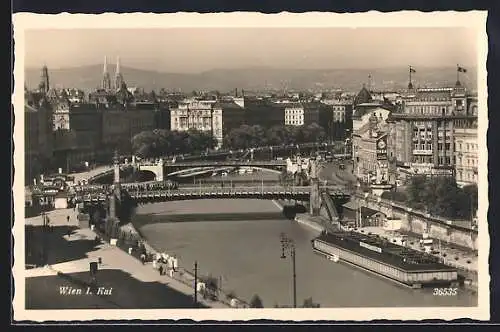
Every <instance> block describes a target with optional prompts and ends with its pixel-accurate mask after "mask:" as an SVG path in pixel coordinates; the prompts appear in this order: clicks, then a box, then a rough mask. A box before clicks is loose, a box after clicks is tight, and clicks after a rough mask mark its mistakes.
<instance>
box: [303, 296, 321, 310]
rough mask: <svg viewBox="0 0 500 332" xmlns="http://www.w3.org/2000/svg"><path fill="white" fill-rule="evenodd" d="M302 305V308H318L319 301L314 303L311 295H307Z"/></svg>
mask: <svg viewBox="0 0 500 332" xmlns="http://www.w3.org/2000/svg"><path fill="white" fill-rule="evenodd" d="M302 307H303V308H319V303H314V301H313V299H312V297H309V298H307V299H305V300H304V303H303V304H302Z"/></svg>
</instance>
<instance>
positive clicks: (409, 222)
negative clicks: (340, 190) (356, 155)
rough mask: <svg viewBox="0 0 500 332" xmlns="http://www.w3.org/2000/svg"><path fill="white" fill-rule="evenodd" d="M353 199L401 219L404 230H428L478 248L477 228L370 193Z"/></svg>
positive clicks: (435, 235) (433, 235)
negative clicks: (470, 227)
mask: <svg viewBox="0 0 500 332" xmlns="http://www.w3.org/2000/svg"><path fill="white" fill-rule="evenodd" d="M353 200H355V201H356V203H357V204H359V205H360V206H364V207H367V208H370V209H373V210H376V211H380V212H382V213H383V214H385V215H386V216H387V217H393V218H396V219H400V220H401V230H402V231H406V232H410V233H415V234H419V235H421V234H423V233H424V232H425V231H428V232H429V236H430V237H431V238H433V239H436V240H440V241H443V242H445V243H451V244H455V245H458V246H461V247H464V248H468V249H471V250H478V247H479V244H478V239H477V238H478V236H477V230H472V229H469V228H466V227H462V226H458V225H455V224H454V222H453V221H452V220H446V219H444V218H439V217H435V216H431V215H428V214H426V213H424V212H422V211H416V210H413V209H411V208H408V207H406V206H403V205H401V204H399V203H395V202H391V201H388V200H384V199H381V198H379V197H376V196H373V195H369V194H365V195H359V194H358V195H356V196H353Z"/></svg>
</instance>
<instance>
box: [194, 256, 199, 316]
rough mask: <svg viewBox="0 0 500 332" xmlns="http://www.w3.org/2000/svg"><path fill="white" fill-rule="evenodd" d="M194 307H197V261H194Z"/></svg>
mask: <svg viewBox="0 0 500 332" xmlns="http://www.w3.org/2000/svg"><path fill="white" fill-rule="evenodd" d="M194 307H195V308H196V307H198V262H197V261H195V262H194Z"/></svg>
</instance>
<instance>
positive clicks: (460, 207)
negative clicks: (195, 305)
mask: <svg viewBox="0 0 500 332" xmlns="http://www.w3.org/2000/svg"><path fill="white" fill-rule="evenodd" d="M406 196H407V204H408V205H409V206H410V207H412V208H414V209H418V210H423V211H426V212H428V213H430V214H432V215H436V216H441V217H444V218H453V219H470V218H471V217H472V216H473V214H474V211H475V210H476V209H477V186H476V185H472V186H466V187H464V188H459V187H458V186H457V183H456V181H455V178H453V177H449V176H434V177H427V176H425V175H418V176H414V177H412V178H411V180H410V183H409V184H408V187H407V189H406Z"/></svg>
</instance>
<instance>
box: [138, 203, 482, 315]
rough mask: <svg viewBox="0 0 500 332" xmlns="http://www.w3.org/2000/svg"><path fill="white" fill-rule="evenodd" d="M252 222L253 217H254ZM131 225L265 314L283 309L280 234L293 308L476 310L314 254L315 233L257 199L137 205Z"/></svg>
mask: <svg viewBox="0 0 500 332" xmlns="http://www.w3.org/2000/svg"><path fill="white" fill-rule="evenodd" d="M254 216H255V218H254ZM134 221H135V224H136V226H137V227H138V228H139V229H140V231H141V233H142V234H143V235H144V237H145V238H146V239H147V241H148V242H149V244H151V245H152V246H153V247H155V248H156V249H157V250H161V251H165V252H168V253H169V254H176V255H177V257H178V258H179V265H180V266H182V267H184V268H186V269H190V268H191V267H193V265H194V262H195V261H198V267H199V273H200V274H201V275H212V276H213V277H217V278H221V280H222V288H223V290H224V291H225V292H226V293H227V292H229V291H234V292H235V293H236V295H237V296H238V297H240V298H242V299H244V300H246V301H249V300H250V298H251V297H252V296H253V295H254V294H258V295H259V296H260V297H261V299H262V300H263V303H264V306H265V307H273V306H274V305H276V304H278V305H291V304H292V299H293V297H292V296H293V295H292V294H293V293H292V289H293V288H292V262H291V259H290V257H287V258H286V259H281V258H280V256H281V245H280V234H281V233H282V232H284V233H286V234H287V235H288V237H290V238H292V239H293V240H294V242H295V246H296V270H297V304H298V305H299V306H300V305H301V304H302V303H303V301H304V299H306V298H310V297H312V299H313V301H314V302H315V303H319V304H320V305H321V307H411V306H414V307H419V306H476V305H477V295H475V294H473V293H472V292H470V291H468V290H459V292H458V294H457V295H456V296H433V294H432V289H423V290H413V289H409V288H406V287H404V286H399V285H397V284H394V283H392V282H390V281H387V280H385V279H382V278H380V277H378V276H374V275H372V274H369V273H367V272H364V271H361V270H358V269H355V268H353V267H350V266H348V265H345V264H343V263H334V262H330V261H328V260H326V259H325V258H323V257H321V256H319V255H317V254H315V253H314V252H313V251H312V249H311V240H312V239H313V238H314V237H315V236H316V235H317V232H316V231H314V230H312V229H310V228H308V227H307V226H305V225H302V224H298V223H296V222H294V221H291V220H289V219H287V218H285V217H284V216H283V214H282V213H281V211H280V209H279V206H278V205H277V204H276V203H274V202H273V201H265V200H198V201H180V202H167V203H157V204H150V205H144V206H141V207H139V208H138V209H137V211H136V216H135V217H134Z"/></svg>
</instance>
